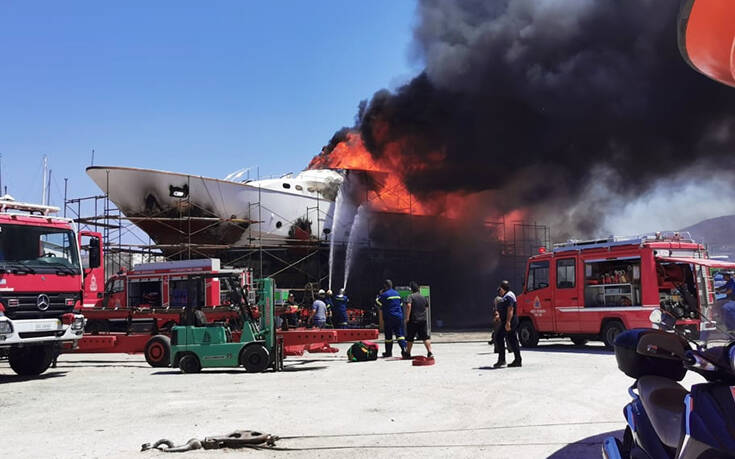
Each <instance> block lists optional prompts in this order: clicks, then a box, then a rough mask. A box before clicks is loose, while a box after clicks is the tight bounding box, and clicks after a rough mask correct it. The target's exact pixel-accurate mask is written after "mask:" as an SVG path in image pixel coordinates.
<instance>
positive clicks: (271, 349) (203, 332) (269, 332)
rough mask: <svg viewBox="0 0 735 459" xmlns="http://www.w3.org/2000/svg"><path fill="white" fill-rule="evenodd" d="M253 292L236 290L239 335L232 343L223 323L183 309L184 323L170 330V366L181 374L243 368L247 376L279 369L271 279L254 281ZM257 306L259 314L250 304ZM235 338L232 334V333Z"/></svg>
mask: <svg viewBox="0 0 735 459" xmlns="http://www.w3.org/2000/svg"><path fill="white" fill-rule="evenodd" d="M254 284H255V285H254V290H255V291H254V293H255V295H254V296H253V295H252V293H253V292H249V291H246V290H249V289H246V288H242V287H240V288H239V292H238V293H239V295H238V298H235V299H237V300H238V301H239V307H240V311H241V322H242V332H241V334H240V339H239V340H238V341H233V339H232V337H233V332H232V331H231V330H230V329H229V327H228V326H227V325H226V324H223V323H206V318H204V315H203V314H202V313H201V311H199V310H198V309H197V308H196V307H192V306H187V308H186V310H185V316H184V324H185V325H181V326H175V327H173V329H172V330H171V366H172V367H174V368H177V367H178V368H179V369H180V370H181V371H182V372H183V373H198V372H200V371H201V370H202V368H236V367H240V366H242V367H244V368H245V370H246V371H247V372H248V373H260V372H262V371H265V370H267V369H268V368H272V369H273V370H274V371H280V370H282V369H283V342H282V340H279V339H278V337H277V336H276V323H275V307H274V291H275V282H274V280H273V279H271V278H265V279H257V280H255V282H254ZM254 303H255V304H257V306H258V311H259V315H258V314H256V313H255V311H254V309H253V307H252V306H253V304H254ZM235 335H236V333H235Z"/></svg>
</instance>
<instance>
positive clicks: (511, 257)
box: [64, 171, 550, 322]
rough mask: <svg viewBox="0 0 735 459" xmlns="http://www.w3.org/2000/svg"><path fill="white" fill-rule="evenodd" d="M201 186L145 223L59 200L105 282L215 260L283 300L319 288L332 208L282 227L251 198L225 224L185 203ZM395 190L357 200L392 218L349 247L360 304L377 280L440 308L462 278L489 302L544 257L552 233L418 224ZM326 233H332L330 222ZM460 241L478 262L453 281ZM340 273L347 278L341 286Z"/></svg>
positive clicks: (446, 221)
mask: <svg viewBox="0 0 735 459" xmlns="http://www.w3.org/2000/svg"><path fill="white" fill-rule="evenodd" d="M107 172H108V175H107V184H108V186H107V188H106V189H107V190H109V189H110V187H109V180H110V174H109V171H107ZM199 179H201V178H200V177H197V176H186V178H185V181H183V182H182V183H180V184H179V185H180V186H181V188H182V191H183V192H182V193H181V196H175V195H174V191H176V190H174V191H172V192H171V194H170V196H169V197H170V198H172V199H173V204H170V205H169V206H166V209H165V210H163V209H162V208H161V207H160V206H158V207H155V206H154V207H153V208H152V209H149V210H147V211H146V214H145V215H137V216H126V215H124V213H123V212H122V211H121V210H120V209H119V208H117V207H116V206H115V205H114V204H113V203H112V201H111V199H110V196H109V195H108V194H104V195H95V196H88V197H83V198H75V199H67V197H66V196H65V197H64V215H65V216H70V217H71V218H72V219H73V220H74V221H75V222H76V224H77V227H78V229H80V230H84V229H87V230H92V231H97V232H100V233H102V234H103V239H104V249H105V251H106V254H107V257H106V263H105V266H106V273H107V274H108V276H109V275H111V274H114V273H116V272H118V271H119V270H120V268H122V267H126V268H131V267H132V264H133V261H137V262H138V263H140V262H148V261H161V260H163V259H170V260H174V259H189V258H211V257H216V258H220V259H222V262H223V263H225V264H228V265H231V266H236V267H250V268H253V270H254V272H255V273H256V275H257V276H258V277H272V278H275V279H276V281H277V283H278V285H279V286H280V287H282V288H288V289H289V290H293V291H300V290H301V291H304V292H307V291H308V290H309V289H313V288H314V286H321V287H323V288H326V285H327V282H326V281H327V280H328V278H329V267H328V265H329V255H330V238H336V237H338V236H337V234H336V231H335V232H331V231H325V230H324V226H325V224H326V223H327V222H328V221H329V218H331V217H330V216H329V214H330V212H332V211H333V210H334V209H333V208H332V207H333V206H334V203H333V202H332V201H325V200H323V199H317V200H316V201H312V203H311V204H309V205H308V206H307V207H306V208H305V209H304V212H303V216H302V217H300V218H299V219H298V220H297V221H289V219H287V218H285V217H284V216H283V215H279V213H278V212H277V210H278V209H271V208H269V207H268V206H267V205H265V204H264V203H263V201H262V199H261V192H260V190H259V191H258V195H257V200H253V201H252V202H250V203H249V204H248V209H247V210H248V215H247V217H248V218H237V217H235V216H229V217H224V216H223V215H217V214H215V213H214V211H212V210H208V209H206V208H203V207H202V206H200V205H197V204H196V203H195V202H193V200H192V196H191V193H189V190H191V185H192V183H193V182H194V180H199ZM184 186H185V187H186V188H187V189H186V190H184ZM394 188H395V189H393V188H383V189H381V192H380V193H377V192H375V191H369V192H366V193H365V195H364V196H362V197H361V198H360V199H362V202H363V204H364V203H374V205H371V207H373V206H374V207H377V208H381V207H385V206H388V207H391V208H393V209H394V210H395V211H394V212H380V213H379V214H376V213H371V212H368V213H367V214H365V220H364V224H365V225H366V228H367V230H366V233H365V234H364V238H357V240H356V241H353V242H352V247H351V251H352V256H353V258H354V259H359V260H360V261H359V262H353V263H352V264H351V265H350V266H352V268H351V269H352V270H351V273H350V288H351V289H353V290H351V295H352V294H354V295H355V296H357V297H358V298H364V303H362V304H365V305H369V304H370V301H371V298H372V295H374V294H375V291H376V290H377V289H378V288H379V287H380V284H381V283H382V279H385V278H392V279H394V280H396V281H398V282H407V281H409V280H417V281H421V282H423V283H425V284H431V283H433V284H434V285H435V286H436V287H440V286H441V287H440V288H437V289H436V290H435V291H434V292H433V293H434V296H435V298H436V300H437V301H439V302H444V303H446V304H448V305H449V304H450V303H449V302H450V301H453V299H447V298H442V295H443V294H446V295H450V294H455V293H454V292H456V290H454V289H453V288H451V287H449V286H445V284H449V283H450V282H449V279H451V283H453V284H451V285H456V281H457V276H458V275H461V276H464V273H468V275H467V276H466V277H465V278H463V279H461V280H460V282H465V279H466V282H471V283H472V284H474V285H482V288H481V291H476V292H474V293H472V294H475V295H478V297H482V298H486V297H487V298H489V293H488V291H489V290H494V284H493V285H491V284H492V283H493V282H495V281H498V280H500V279H496V278H495V277H498V276H501V275H502V277H503V278H509V279H510V280H511V281H512V283H513V285H516V286H520V284H521V282H522V278H523V275H524V271H525V264H526V260H527V259H528V257H529V256H531V255H534V254H536V253H538V250H539V248H541V247H550V230H549V228H548V227H547V226H545V225H541V224H537V223H535V222H533V223H530V222H526V221H520V220H512V221H511V220H509V219H506V218H500V219H497V220H486V221H484V227H483V225H482V220H481V219H478V223H477V225H474V224H473V225H471V226H472V227H471V228H468V227H466V225H467V222H466V221H461V220H458V219H451V218H447V217H443V216H439V217H437V216H428V215H423V214H421V211H422V209H421V208H420V207H418V212H417V203H416V201H415V199H414V198H413V196H411V195H410V194H408V195H406V194H405V189H403V188H402V187H394ZM211 191H212V192H213V193H216V191H215V190H211ZM207 192H209V190H207ZM394 194H395V196H394ZM223 201H224V198H223ZM170 202H171V201H170ZM353 204H355V203H353ZM220 213H222V212H221V211H220ZM269 218H272V219H274V220H277V221H278V222H282V223H281V225H284V224H285V225H289V226H287V228H290V229H291V230H290V231H289V234H288V236H287V237H275V236H273V235H269V234H268V233H265V232H264V231H263V229H262V228H261V226H262V223H263V221H264V220H267V219H269ZM299 220H300V221H299ZM256 223H257V224H258V225H257V227H255V225H254V224H256ZM332 226H335V225H334V222H332ZM223 228H224V229H227V228H230V229H236V230H237V231H233V233H232V234H234V235H235V236H236V238H234V239H233V237H230V238H229V239H217V238H216V237H213V235H216V234H219V232H220V230H222V229H223ZM151 229H155V230H156V231H153V232H152V234H154V235H157V239H156V241H153V240H152V239H151V237H150V236H149V231H150V230H151ZM232 234H231V235H232ZM447 234H453V235H460V236H465V235H466V238H464V239H465V240H462V241H459V242H457V241H453V240H452V238H451V237H446V235H447ZM161 235H164V236H161ZM459 239H461V238H459ZM233 240H234V242H233ZM468 241H469V242H471V244H474V246H473V247H472V248H478V249H479V250H477V251H476V252H482V256H483V258H484V259H483V260H473V256H476V253H473V252H472V250H471V249H469V250H467V253H466V254H460V255H459V258H460V259H462V260H467V262H466V263H463V264H462V267H461V268H462V270H463V272H462V273H461V274H460V273H458V272H452V271H453V270H452V268H448V267H447V260H450V259H451V260H452V262H455V263H456V261H457V259H458V255H457V253H455V252H456V250H454V249H455V247H456V246H457V245H462V244H466V243H467V242H468ZM471 244H470V245H471ZM333 247H334V250H335V252H338V253H339V256H334V259H335V260H336V261H335V262H334V263H335V265H334V266H335V269H334V272H335V284H337V286H341V285H344V280H345V279H344V277H345V276H346V273H345V271H346V268H347V265H348V263H349V261H348V260H347V242H346V241H342V240H340V242H337V243H335V244H334V245H333ZM462 257H464V258H462ZM488 258H490V259H492V260H491V261H492V263H494V264H493V266H494V269H495V270H494V271H492V272H491V271H488V269H485V270H484V271H483V270H481V269H479V268H478V270H477V272H470V271H472V270H473V269H474V267H475V266H476V263H477V262H478V261H479V262H481V263H485V264H492V263H486V262H487V260H486V259H488ZM484 268H487V267H484ZM339 273H345V275H344V276H342V277H341V279H340V276H341V274H339ZM340 281H342V283H340ZM335 290H337V287H335ZM465 290H469V289H465ZM486 290H488V291H486ZM450 292H453V293H450ZM467 295H471V294H470V293H467ZM467 301H469V300H467ZM482 303H483V304H484V303H485V299H483V300H482ZM477 307H478V306H477V305H473V306H472V307H471V308H470V307H469V306H467V309H466V312H467V313H468V314H469V313H479V312H478V311H480V309H477ZM483 307H484V306H483ZM472 308H475V309H472ZM482 311H484V309H482ZM445 321H446V322H448V321H447V320H446V319H445Z"/></svg>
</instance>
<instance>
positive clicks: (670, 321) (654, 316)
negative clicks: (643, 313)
mask: <svg viewBox="0 0 735 459" xmlns="http://www.w3.org/2000/svg"><path fill="white" fill-rule="evenodd" d="M648 320H650V321H651V323H652V324H655V325H658V326H659V327H660V328H661V329H663V330H673V329H674V326H675V325H676V317H674V316H673V315H671V314H670V313H668V312H667V311H663V310H661V309H655V310H653V311H651V314H650V315H649V316H648Z"/></svg>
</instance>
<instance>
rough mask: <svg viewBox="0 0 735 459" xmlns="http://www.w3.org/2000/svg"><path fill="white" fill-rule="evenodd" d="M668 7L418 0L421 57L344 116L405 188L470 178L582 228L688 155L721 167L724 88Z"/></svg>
mask: <svg viewBox="0 0 735 459" xmlns="http://www.w3.org/2000/svg"><path fill="white" fill-rule="evenodd" d="M677 13H678V2H675V1H671V0H618V1H613V0H505V1H493V2H488V1H485V0H464V1H446V0H423V1H420V2H419V4H418V11H417V14H418V17H419V21H418V25H417V26H416V29H415V31H414V37H415V44H414V45H415V52H416V54H417V56H418V57H419V58H420V59H422V60H423V62H424V63H425V70H424V71H423V72H422V73H421V74H420V75H418V76H417V77H416V78H414V79H413V80H411V81H410V82H409V83H407V84H406V85H404V86H402V87H400V88H399V89H397V90H396V91H394V92H390V91H387V90H381V91H379V92H377V93H376V94H375V95H373V97H372V98H371V99H370V100H369V102H368V103H367V104H362V105H361V107H360V110H359V113H358V123H357V126H356V127H355V128H354V129H356V130H359V132H360V133H361V136H362V138H363V141H364V143H365V146H366V147H367V149H368V150H369V151H370V153H371V154H372V155H373V157H375V158H376V159H381V158H385V157H386V156H390V157H391V161H389V163H390V164H394V165H396V167H397V168H400V169H401V171H402V172H401V173H402V175H403V177H404V180H405V183H406V184H407V186H408V189H409V190H410V191H411V192H412V193H415V194H416V195H417V196H419V197H421V196H429V195H432V194H436V193H441V192H462V193H477V192H482V193H483V194H482V196H483V197H484V199H483V200H482V201H483V202H484V203H485V205H487V207H488V209H493V210H494V211H495V212H496V214H497V215H501V214H506V213H507V212H510V211H513V210H515V209H524V210H525V211H528V212H529V214H530V215H532V216H534V217H535V218H537V219H538V220H539V221H546V220H550V221H549V223H551V224H552V227H553V228H554V235H555V236H557V235H558V236H564V235H566V234H573V235H575V236H584V235H590V234H592V233H595V232H596V231H599V230H600V225H601V224H603V223H604V221H605V218H604V215H605V214H608V213H609V212H610V209H618V210H623V209H624V208H625V207H626V205H628V203H629V202H630V201H631V200H634V199H636V197H637V196H640V195H645V193H647V192H650V190H653V189H656V188H657V187H660V186H661V183H662V181H663V182H665V181H667V180H673V179H674V178H675V179H676V180H677V181H679V180H682V177H684V180H686V170H687V169H688V168H693V166H694V165H695V164H696V166H697V169H698V170H702V168H704V169H705V170H706V169H707V168H710V167H712V166H716V167H717V169H718V170H719V171H730V170H733V167H734V166H735V164H734V158H735V157H734V156H733V155H732V152H733V151H734V150H735V148H733V147H734V146H735V136H734V135H733V132H735V131H733V127H735V116H733V109H732V107H735V91H733V90H732V89H731V88H727V87H725V86H723V85H719V84H717V83H715V82H712V81H710V80H708V79H707V78H705V77H703V76H702V75H700V74H698V73H697V72H695V71H694V70H693V69H691V68H689V67H688V66H687V64H686V63H685V62H684V61H683V59H682V58H681V56H680V55H679V51H678V48H677V41H676V38H677V37H676V32H677ZM345 133H346V131H340V132H338V133H337V135H335V138H334V139H332V142H330V145H328V146H327V147H325V151H324V153H328V152H329V151H331V149H332V148H333V147H334V145H336V143H338V142H339V141H340V139H341V138H343V137H344V135H345ZM419 166H420V167H419ZM591 190H592V191H591ZM555 238H556V237H555Z"/></svg>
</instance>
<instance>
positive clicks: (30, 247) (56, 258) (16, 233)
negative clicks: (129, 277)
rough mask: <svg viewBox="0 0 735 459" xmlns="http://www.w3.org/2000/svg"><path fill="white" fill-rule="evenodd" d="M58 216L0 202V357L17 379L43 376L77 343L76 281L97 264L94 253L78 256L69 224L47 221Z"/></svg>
mask: <svg viewBox="0 0 735 459" xmlns="http://www.w3.org/2000/svg"><path fill="white" fill-rule="evenodd" d="M58 210H59V209H58V208H56V207H50V206H41V205H37V204H28V203H21V202H17V201H15V200H13V199H12V198H10V197H9V196H5V197H3V198H2V199H0V356H7V358H8V361H9V363H10V366H11V368H12V369H13V371H15V372H16V373H18V374H20V375H38V374H41V373H43V372H44V371H46V369H47V368H48V367H49V365H50V364H51V362H52V359H53V357H54V355H55V353H56V352H58V350H59V348H60V347H62V346H68V347H73V346H74V344H75V343H76V342H77V340H79V339H80V338H81V337H82V331H83V328H84V317H83V316H82V315H81V314H80V313H79V307H80V305H81V297H82V279H83V277H86V276H87V275H88V273H89V272H90V271H91V270H92V269H94V268H95V267H96V266H99V264H100V258H99V256H98V255H99V252H95V251H94V250H92V251H91V252H89V251H88V254H87V256H86V257H82V256H80V248H79V240H78V238H77V235H76V234H75V232H74V230H73V228H72V222H71V220H68V219H65V218H59V217H55V216H52V215H51V214H53V213H55V212H58ZM90 234H91V233H90ZM83 236H85V237H88V236H89V235H88V234H86V233H85V234H83ZM80 238H81V237H80ZM91 245H92V248H93V249H94V248H95V244H94V243H92V244H91ZM97 248H99V247H98V246H97ZM87 249H89V247H87Z"/></svg>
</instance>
